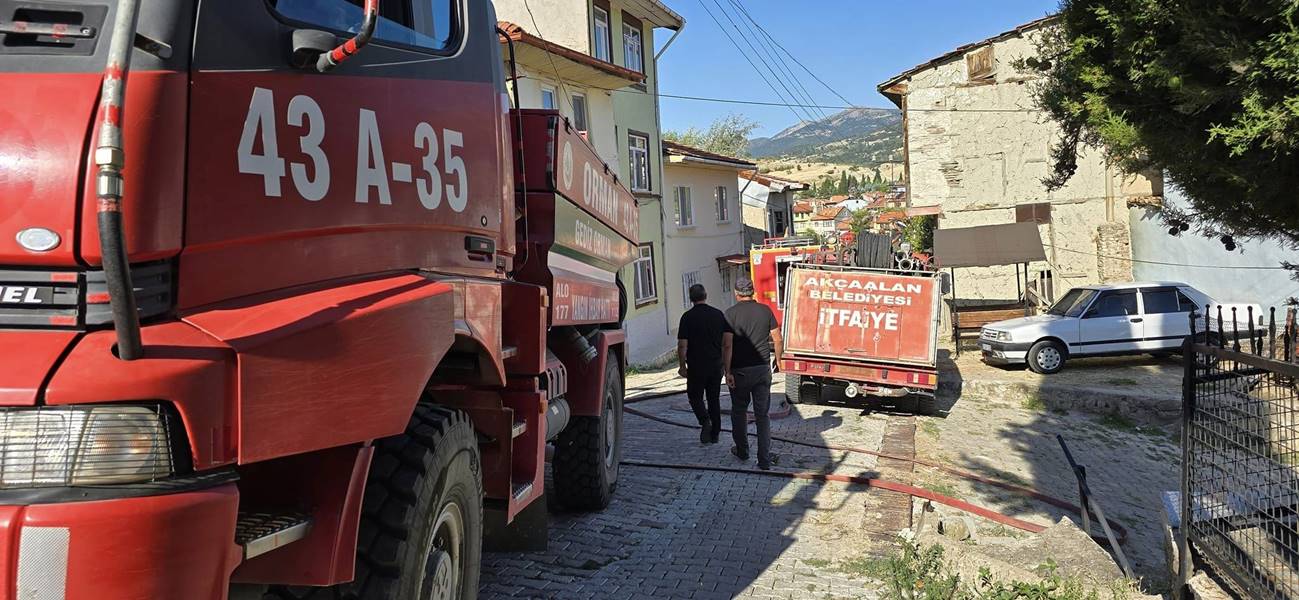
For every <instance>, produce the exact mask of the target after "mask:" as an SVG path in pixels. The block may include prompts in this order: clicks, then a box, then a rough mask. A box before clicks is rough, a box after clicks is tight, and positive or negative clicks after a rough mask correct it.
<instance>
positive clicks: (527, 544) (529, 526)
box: [483, 495, 550, 552]
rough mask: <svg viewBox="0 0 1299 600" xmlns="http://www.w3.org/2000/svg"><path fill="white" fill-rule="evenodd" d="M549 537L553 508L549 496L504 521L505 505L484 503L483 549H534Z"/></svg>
mask: <svg viewBox="0 0 1299 600" xmlns="http://www.w3.org/2000/svg"><path fill="white" fill-rule="evenodd" d="M549 540H550V511H549V510H548V509H547V508H546V496H545V495H542V496H541V497H540V498H537V499H536V500H533V501H532V502H531V503H530V504H528V506H527V507H526V508H524V509H523V510H522V511H520V512H519V514H517V515H514V522H513V523H509V524H506V523H505V507H504V506H501V507H500V508H496V507H493V506H492V505H491V504H490V503H488V504H486V505H484V506H483V552H535V551H540V550H545V549H546V546H547V543H548V541H549Z"/></svg>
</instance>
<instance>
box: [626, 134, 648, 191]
mask: <svg viewBox="0 0 1299 600" xmlns="http://www.w3.org/2000/svg"><path fill="white" fill-rule="evenodd" d="M632 138H639V139H641V140H644V141H645V148H644V149H643V152H644V155H645V173H644V175H645V185H644V186H640V185H638V183H639V182H637V181H636V180H637V174H638V173H639V172H640V171H639V169H637V168H636V162H635V160H634V157H633V153H634V152H642V149H640V148H637V147H636V146H634V145H633V144H632ZM627 163H628V164H627V187H629V188H631V191H633V192H648V191H651V190H653V189H654V180H653V178H652V177H651V176H650V172H651V171H652V168H651V163H650V137H649V135H647V134H644V133H641V132H639V131H631V130H628V131H627Z"/></svg>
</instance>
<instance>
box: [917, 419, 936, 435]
mask: <svg viewBox="0 0 1299 600" xmlns="http://www.w3.org/2000/svg"><path fill="white" fill-rule="evenodd" d="M920 431H923V432H924V433H926V434H929V435H932V436H934V437H938V435H939V434H940V433H941V430H940V429H939V428H938V423H935V422H934V421H933V420H931V419H925V420H923V421H921V422H920Z"/></svg>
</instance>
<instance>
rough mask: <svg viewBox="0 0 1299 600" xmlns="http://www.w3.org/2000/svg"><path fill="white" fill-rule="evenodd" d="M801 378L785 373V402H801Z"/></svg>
mask: <svg viewBox="0 0 1299 600" xmlns="http://www.w3.org/2000/svg"><path fill="white" fill-rule="evenodd" d="M801 385H803V377H802V376H801V375H795V374H793V373H785V400H786V401H788V402H789V403H790V404H800V403H801V402H802V398H801V393H802V391H803V390H802V388H801V387H799V386H801Z"/></svg>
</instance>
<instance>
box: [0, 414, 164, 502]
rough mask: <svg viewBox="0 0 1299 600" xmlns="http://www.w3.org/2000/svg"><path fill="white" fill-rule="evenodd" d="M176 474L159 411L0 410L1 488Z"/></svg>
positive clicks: (148, 478)
mask: <svg viewBox="0 0 1299 600" xmlns="http://www.w3.org/2000/svg"><path fill="white" fill-rule="evenodd" d="M172 471H173V464H172V456H171V439H170V436H169V435H168V428H167V425H166V422H165V421H164V416H163V415H162V413H161V412H160V411H159V410H158V409H157V408H151V407H147V406H70V407H57V408H56V407H44V406H43V407H37V408H7V409H2V410H0V489H11V488H37V487H58V486H70V485H104V484H114V483H136V482H144V481H152V480H155V479H159V478H162V477H167V476H169V475H171V474H172Z"/></svg>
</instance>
